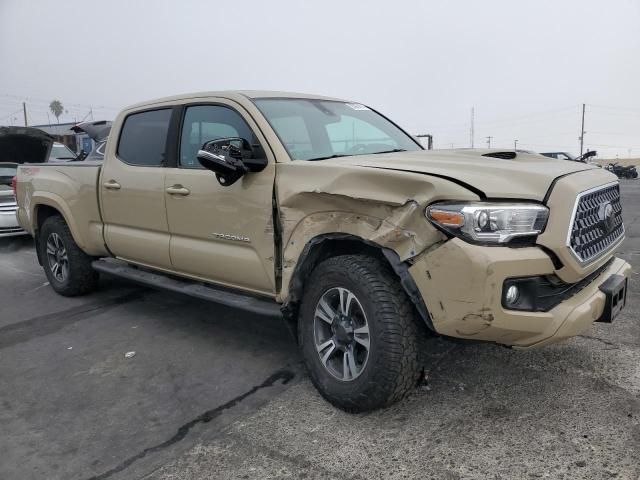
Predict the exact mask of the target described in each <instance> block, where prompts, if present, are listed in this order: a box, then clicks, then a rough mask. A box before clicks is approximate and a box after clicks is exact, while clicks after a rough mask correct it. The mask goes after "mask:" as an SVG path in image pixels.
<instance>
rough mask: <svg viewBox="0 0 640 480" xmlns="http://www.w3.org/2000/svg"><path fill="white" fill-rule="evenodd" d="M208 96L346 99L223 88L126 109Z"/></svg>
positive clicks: (143, 103) (237, 98) (241, 98)
mask: <svg viewBox="0 0 640 480" xmlns="http://www.w3.org/2000/svg"><path fill="white" fill-rule="evenodd" d="M208 97H217V98H227V99H230V100H244V99H250V100H253V99H257V98H309V99H315V100H333V101H341V102H342V101H345V100H342V99H339V98H333V97H325V96H322V95H313V94H308V93H296V92H278V91H271V90H222V91H213V92H194V93H183V94H179V95H172V96H170V97H163V98H156V99H153V100H147V101H144V102H139V103H136V104H134V105H129V106H128V107H126V108H125V110H132V109H138V108H141V107H150V106H152V105H156V104H159V103H166V102H171V101H177V100H189V99H201V98H208Z"/></svg>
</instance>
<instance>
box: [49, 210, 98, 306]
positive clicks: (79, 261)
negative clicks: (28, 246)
mask: <svg viewBox="0 0 640 480" xmlns="http://www.w3.org/2000/svg"><path fill="white" fill-rule="evenodd" d="M39 245H40V258H41V259H42V266H43V268H44V272H45V274H46V276H47V279H48V280H49V284H50V285H51V287H52V288H53V289H54V290H55V291H56V292H57V293H59V294H60V295H64V296H67V297H73V296H77V295H83V294H85V293H89V292H91V291H92V290H95V288H96V286H97V284H98V273H97V272H96V271H95V270H94V269H93V268H92V267H91V261H92V260H93V259H92V258H91V257H90V256H89V255H87V254H86V253H84V252H83V251H82V250H81V249H80V247H78V245H77V244H76V242H75V240H74V239H73V237H72V236H71V232H70V231H69V227H68V225H67V224H66V222H65V221H64V219H63V218H62V217H60V216H59V215H54V216H51V217H49V218H47V219H46V220H45V222H44V224H43V225H42V228H41V229H40V241H39Z"/></svg>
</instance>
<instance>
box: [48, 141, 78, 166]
mask: <svg viewBox="0 0 640 480" xmlns="http://www.w3.org/2000/svg"><path fill="white" fill-rule="evenodd" d="M77 159H78V155H76V154H75V153H74V152H73V150H71V149H70V148H69V147H67V146H66V145H64V144H62V143H58V142H55V143H54V144H53V146H52V147H51V152H50V153H49V158H48V159H47V161H48V162H71V161H75V160H77Z"/></svg>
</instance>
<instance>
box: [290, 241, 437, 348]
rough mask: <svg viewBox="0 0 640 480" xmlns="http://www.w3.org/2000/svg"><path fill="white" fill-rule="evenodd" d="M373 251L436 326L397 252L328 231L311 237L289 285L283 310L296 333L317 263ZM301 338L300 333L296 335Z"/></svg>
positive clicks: (372, 254)
mask: <svg viewBox="0 0 640 480" xmlns="http://www.w3.org/2000/svg"><path fill="white" fill-rule="evenodd" d="M355 254H359V255H363V254H364V255H369V256H372V257H376V258H379V259H380V260H382V261H383V262H386V263H388V264H389V266H390V267H391V268H392V270H393V271H394V272H395V273H396V275H397V276H398V281H399V282H400V284H401V285H402V287H403V288H404V290H405V292H406V293H407V295H408V296H409V298H410V299H411V301H412V302H413V304H414V305H415V307H416V310H417V311H418V314H419V315H420V317H421V318H422V319H423V320H424V322H425V323H426V325H427V327H429V329H430V330H432V331H434V330H433V324H432V322H431V316H430V315H429V312H428V311H427V307H426V305H425V303H424V300H423V299H422V295H421V294H420V291H419V290H418V287H417V285H416V284H415V282H414V281H413V278H412V277H411V275H410V274H409V270H408V265H407V264H406V262H402V261H401V260H400V257H399V256H398V254H397V253H396V252H394V251H393V250H391V249H388V248H384V247H381V246H379V245H376V244H375V243H372V242H368V241H367V240H364V239H362V238H360V237H356V236H354V235H349V234H340V233H335V234H324V235H319V236H317V237H315V238H313V239H312V240H310V241H309V242H308V243H307V244H306V246H305V248H304V250H303V251H302V253H301V255H300V258H299V259H298V263H297V264H296V268H295V270H294V273H293V275H292V277H291V282H290V285H289V297H288V298H287V301H286V302H285V304H284V305H283V307H282V313H283V315H284V318H285V320H286V321H287V323H288V324H289V327H290V328H291V329H292V331H293V332H294V333H296V329H297V321H296V319H297V316H298V308H299V305H300V300H301V299H302V295H303V292H304V287H305V281H306V279H307V278H308V277H309V275H310V274H311V272H312V271H313V269H314V268H316V266H317V265H319V264H320V263H322V262H323V261H325V260H327V259H328V258H331V257H337V256H340V255H355ZM295 338H297V335H295Z"/></svg>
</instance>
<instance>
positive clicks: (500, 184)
mask: <svg viewBox="0 0 640 480" xmlns="http://www.w3.org/2000/svg"><path fill="white" fill-rule="evenodd" d="M109 138H110V140H109V141H107V144H106V152H105V157H104V161H103V162H83V163H82V164H78V163H76V164H74V163H68V164H43V165H36V166H28V167H27V166H20V167H19V168H18V180H17V193H18V205H19V210H18V217H19V220H20V224H21V225H22V226H23V227H24V228H25V229H26V230H28V231H29V233H31V234H32V235H33V236H34V237H35V240H36V249H37V253H38V259H39V261H40V263H41V265H42V266H43V268H44V271H45V273H46V275H47V278H48V279H49V282H50V284H51V287H52V288H53V289H54V290H55V291H56V292H58V293H59V294H61V295H68V296H73V295H81V294H85V293H88V292H90V291H92V290H93V289H95V288H96V286H97V279H98V272H107V273H110V274H114V275H119V276H121V277H123V278H128V279H131V280H134V281H136V282H140V283H143V284H147V285H150V286H154V287H157V288H165V289H169V290H173V291H179V292H182V293H185V294H189V295H193V296H196V297H199V298H205V299H209V300H213V301H216V302H219V303H223V304H226V305H231V306H234V307H238V308H245V309H247V310H251V311H253V312H259V313H265V314H274V315H280V314H281V312H282V313H283V314H284V316H285V318H286V319H287V320H289V321H291V322H292V326H293V327H294V328H295V329H296V331H297V337H298V340H299V343H300V348H301V350H302V354H303V357H304V359H305V362H306V364H307V367H308V370H309V372H310V377H311V380H312V381H313V383H314V385H315V386H316V387H317V388H318V390H319V391H320V393H321V394H322V395H323V396H324V397H325V398H326V399H328V400H329V401H330V402H331V403H333V404H334V405H337V406H338V407H340V408H343V409H345V410H348V411H366V410H372V409H375V408H379V407H383V406H386V405H389V404H391V403H393V402H395V401H396V400H398V399H400V398H402V397H403V396H404V395H405V394H406V393H407V392H409V391H410V390H411V389H412V388H413V387H414V386H415V384H416V382H417V381H418V379H419V378H420V375H421V371H422V367H423V360H424V357H423V355H422V353H421V349H422V348H424V347H423V345H424V342H423V339H424V338H425V336H426V335H427V331H430V332H431V334H438V335H447V336H451V337H458V338H462V339H469V340H483V341H488V342H496V343H500V344H503V345H508V346H514V347H517V348H534V347H540V346H543V345H548V344H550V343H554V342H557V341H560V340H562V339H565V338H568V337H571V336H574V335H576V334H578V333H579V332H581V331H583V330H584V329H586V328H588V327H589V326H590V325H591V324H592V323H593V322H594V321H602V322H611V321H612V320H613V319H614V318H615V317H616V315H617V314H618V313H619V311H620V310H621V309H622V307H623V306H624V304H625V301H626V295H627V277H628V275H629V273H630V269H631V267H630V266H629V264H628V263H627V262H625V261H624V260H622V259H620V258H616V257H615V255H614V252H615V249H616V248H617V247H618V246H619V245H620V244H621V243H622V241H623V239H624V226H623V224H622V206H621V203H620V188H619V185H618V181H617V180H616V178H615V176H613V175H611V173H609V172H607V171H605V170H603V169H599V168H596V167H595V166H592V165H588V164H586V163H579V162H558V161H555V160H553V159H549V158H544V157H543V156H540V155H537V154H535V155H534V154H528V153H521V152H514V151H502V150H441V151H438V150H432V151H426V150H424V149H423V147H422V146H421V145H420V144H419V143H418V142H417V141H416V140H415V139H414V138H412V137H411V135H409V134H407V133H406V132H405V131H404V130H402V129H401V128H400V127H398V126H397V125H396V124H394V123H392V122H391V121H390V120H388V119H387V118H386V117H384V116H382V115H380V114H379V113H378V112H376V111H375V110H373V109H371V108H369V107H367V106H365V105H362V104H359V103H353V102H347V101H343V100H338V99H333V98H326V97H316V96H311V95H304V94H293V93H282V92H212V93H198V94H192V95H182V96H175V97H170V98H164V99H159V100H155V101H150V102H145V103H141V104H138V105H134V106H132V107H129V108H127V109H125V110H124V111H123V112H121V113H120V114H119V115H118V117H117V118H116V120H115V121H114V124H113V132H112V133H111V134H110V136H109ZM480 160H481V161H480ZM239 328H242V327H239Z"/></svg>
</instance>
